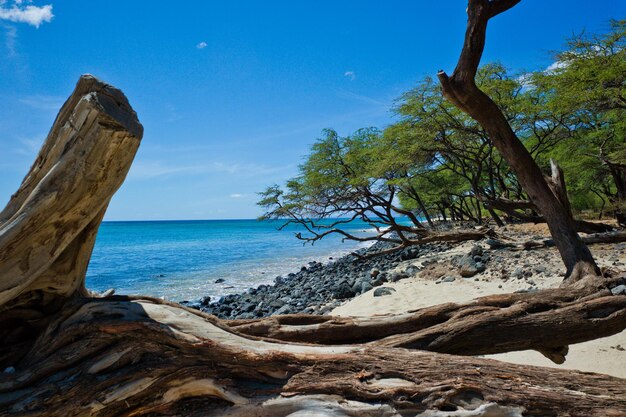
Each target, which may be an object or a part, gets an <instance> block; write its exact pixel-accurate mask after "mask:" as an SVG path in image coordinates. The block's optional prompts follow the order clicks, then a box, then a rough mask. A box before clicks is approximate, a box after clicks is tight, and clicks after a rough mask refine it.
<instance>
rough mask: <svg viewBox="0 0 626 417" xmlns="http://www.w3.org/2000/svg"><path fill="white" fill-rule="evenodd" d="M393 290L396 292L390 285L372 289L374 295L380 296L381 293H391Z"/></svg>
mask: <svg viewBox="0 0 626 417" xmlns="http://www.w3.org/2000/svg"><path fill="white" fill-rule="evenodd" d="M394 292H396V290H395V289H393V288H391V287H380V288H376V289H375V290H374V297H382V296H383V295H391V294H392V293H394Z"/></svg>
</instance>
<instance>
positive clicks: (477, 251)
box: [469, 245, 483, 257]
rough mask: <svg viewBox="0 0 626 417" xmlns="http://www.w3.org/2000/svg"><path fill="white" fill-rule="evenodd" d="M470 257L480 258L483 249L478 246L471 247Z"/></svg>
mask: <svg viewBox="0 0 626 417" xmlns="http://www.w3.org/2000/svg"><path fill="white" fill-rule="evenodd" d="M469 254H470V256H472V257H474V256H481V255H482V254H483V247H482V246H480V245H474V246H472V250H470V253H469Z"/></svg>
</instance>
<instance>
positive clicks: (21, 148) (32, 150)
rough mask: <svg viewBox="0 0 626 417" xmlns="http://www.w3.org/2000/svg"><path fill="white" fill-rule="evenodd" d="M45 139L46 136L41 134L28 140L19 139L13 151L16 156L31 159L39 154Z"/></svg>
mask: <svg viewBox="0 0 626 417" xmlns="http://www.w3.org/2000/svg"><path fill="white" fill-rule="evenodd" d="M45 137H46V135H44V134H41V135H37V136H32V137H29V138H20V139H19V142H18V145H17V147H16V148H15V149H13V151H14V152H15V153H16V154H18V155H23V156H27V157H28V158H33V157H34V156H35V155H37V152H39V149H40V148H41V145H42V144H43V140H44V138H45Z"/></svg>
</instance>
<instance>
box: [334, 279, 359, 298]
mask: <svg viewBox="0 0 626 417" xmlns="http://www.w3.org/2000/svg"><path fill="white" fill-rule="evenodd" d="M354 295H355V292H354V291H352V288H350V285H348V283H347V282H346V281H341V282H340V283H339V284H338V285H337V286H336V287H335V290H334V291H333V297H334V298H337V299H339V300H345V299H346V298H350V297H354Z"/></svg>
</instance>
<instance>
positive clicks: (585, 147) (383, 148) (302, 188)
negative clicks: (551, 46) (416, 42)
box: [259, 21, 626, 243]
mask: <svg viewBox="0 0 626 417" xmlns="http://www.w3.org/2000/svg"><path fill="white" fill-rule="evenodd" d="M625 22H626V21H615V22H613V23H612V30H611V31H610V32H609V33H606V34H601V35H592V36H586V35H581V36H578V37H575V38H573V39H570V40H569V41H568V43H567V47H566V49H565V50H564V51H562V52H559V53H558V54H557V55H556V63H555V64H554V65H552V66H551V67H550V68H548V69H547V70H544V71H537V72H534V73H527V74H519V73H515V72H511V71H509V70H507V68H505V67H504V66H503V65H501V64H499V63H491V64H487V65H485V66H483V67H482V68H480V69H479V71H478V73H477V76H476V83H477V85H478V87H479V88H480V89H481V90H483V91H484V92H485V93H486V94H488V95H489V96H490V97H492V98H493V100H494V101H495V103H496V104H497V106H498V107H499V108H500V109H501V110H502V112H503V114H504V116H505V117H506V119H507V121H508V122H509V124H510V125H511V127H512V129H513V131H514V133H515V134H516V136H517V137H518V138H520V140H521V141H522V142H523V144H524V146H525V147H526V148H527V149H528V151H529V152H530V154H531V155H532V157H533V158H534V159H535V161H536V162H537V163H538V164H539V166H540V167H542V168H544V169H545V170H546V172H548V170H549V167H550V159H554V160H556V161H558V162H559V164H561V165H562V166H563V168H564V170H565V176H566V178H567V181H568V187H569V190H568V191H569V194H570V196H569V197H570V200H571V204H572V209H573V210H574V212H576V213H579V212H582V211H594V212H596V213H597V214H598V215H599V216H600V217H601V216H602V215H603V214H606V213H611V214H614V215H615V217H616V218H617V219H618V221H620V222H622V223H623V221H624V218H623V217H624V216H623V214H624V212H626V210H625V205H624V202H625V201H626V143H625V141H626V123H625V122H624V110H625V109H626V91H625V90H626V87H625V82H626V81H625V80H626V55H625V54H626V49H624V39H625V28H626V23H625ZM394 111H395V113H396V114H397V116H398V117H397V121H396V122H395V123H394V124H392V125H390V126H388V127H386V128H385V129H384V130H378V129H375V128H366V129H361V130H358V131H356V132H354V133H353V134H351V135H348V136H345V137H342V136H340V135H339V134H338V133H337V132H336V131H334V130H332V129H327V130H325V131H324V132H323V136H322V138H321V139H319V140H318V141H317V142H316V143H315V144H314V145H313V146H312V147H311V151H310V153H309V155H308V156H307V158H306V160H305V162H304V163H303V164H302V165H301V166H300V169H299V175H298V176H297V177H295V178H293V179H291V180H289V181H288V182H287V183H286V185H285V186H284V187H280V186H278V185H274V186H272V187H269V188H267V189H266V190H265V191H264V192H263V193H261V200H260V202H259V204H260V205H261V206H262V207H264V208H265V210H266V213H265V215H264V216H263V218H264V219H283V220H284V225H287V224H291V223H298V224H300V225H302V226H304V228H305V230H306V232H303V233H299V234H298V237H299V238H300V239H304V240H307V241H315V240H318V239H321V238H323V237H324V236H326V235H328V234H332V233H338V234H341V235H343V237H344V238H348V239H354V240H383V241H393V242H398V243H407V241H409V240H411V239H412V237H414V236H416V235H417V236H423V235H424V234H425V233H426V232H425V227H428V226H430V228H431V229H432V228H434V227H435V226H436V222H434V221H433V219H442V220H448V219H452V220H471V221H474V222H476V223H483V222H485V220H486V218H491V219H493V220H495V221H496V222H497V223H499V224H502V223H503V221H502V219H501V217H506V218H509V219H510V218H511V217H519V218H522V219H534V220H538V219H540V217H539V216H538V215H537V214H536V213H535V212H534V207H533V205H532V203H530V202H529V201H528V196H527V195H526V194H525V192H524V190H523V189H522V187H521V186H520V184H519V182H518V180H517V178H516V176H515V175H514V173H513V172H512V171H511V169H510V167H509V166H508V165H507V163H506V161H505V160H504V159H503V158H502V157H501V155H500V154H499V152H498V151H497V149H496V148H495V147H494V146H493V143H492V142H491V140H490V138H489V135H488V134H487V133H486V132H485V131H484V129H483V128H482V127H481V126H480V125H479V124H478V123H477V122H476V121H474V120H473V119H472V118H470V117H469V116H468V115H466V114H465V113H463V112H461V111H460V110H458V109H457V108H456V107H455V106H454V105H453V104H451V103H449V102H448V101H447V100H445V99H444V98H443V96H442V92H441V87H440V86H439V84H438V83H437V82H435V81H433V80H432V79H431V78H429V77H426V78H424V79H423V80H422V81H421V82H419V83H418V84H417V86H416V87H415V88H413V89H411V90H410V91H408V92H406V93H405V94H403V95H402V96H401V97H400V98H399V99H398V101H397V102H396V105H395V107H394ZM356 219H358V220H361V221H364V222H366V223H368V224H370V225H371V226H372V227H373V228H374V230H375V231H376V233H373V234H371V235H362V234H361V235H355V234H353V233H351V232H349V231H347V228H345V227H343V226H345V225H346V224H348V223H350V222H352V221H354V220H356Z"/></svg>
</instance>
